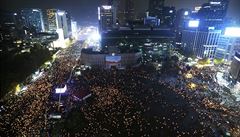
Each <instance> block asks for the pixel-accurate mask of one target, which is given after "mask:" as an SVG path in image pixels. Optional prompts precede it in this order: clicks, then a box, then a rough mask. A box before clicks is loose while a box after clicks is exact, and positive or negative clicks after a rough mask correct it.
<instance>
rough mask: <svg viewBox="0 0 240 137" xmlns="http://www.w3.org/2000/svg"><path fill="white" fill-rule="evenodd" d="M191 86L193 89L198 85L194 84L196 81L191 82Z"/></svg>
mask: <svg viewBox="0 0 240 137" xmlns="http://www.w3.org/2000/svg"><path fill="white" fill-rule="evenodd" d="M189 87H190V88H191V89H195V88H196V87H197V85H196V84H194V83H191V84H190V85H189Z"/></svg>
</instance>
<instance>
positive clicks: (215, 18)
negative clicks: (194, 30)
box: [197, 0, 229, 28]
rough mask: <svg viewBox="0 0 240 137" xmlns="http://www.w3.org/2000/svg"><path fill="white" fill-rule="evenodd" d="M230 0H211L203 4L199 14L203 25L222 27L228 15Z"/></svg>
mask: <svg viewBox="0 0 240 137" xmlns="http://www.w3.org/2000/svg"><path fill="white" fill-rule="evenodd" d="M228 4H229V0H209V2H208V3H205V4H203V5H202V8H201V9H200V10H199V11H198V13H197V16H198V18H200V20H201V27H215V28H221V27H222V25H223V20H224V18H225V16H226V13H227V9H228Z"/></svg>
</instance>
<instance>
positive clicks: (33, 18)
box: [20, 9, 45, 32]
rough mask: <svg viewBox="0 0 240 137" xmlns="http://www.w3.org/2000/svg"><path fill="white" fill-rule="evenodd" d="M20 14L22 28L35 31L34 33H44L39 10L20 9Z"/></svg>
mask: <svg viewBox="0 0 240 137" xmlns="http://www.w3.org/2000/svg"><path fill="white" fill-rule="evenodd" d="M20 14H21V17H22V21H23V25H24V26H26V27H28V28H33V29H36V32H44V31H45V28H44V22H43V15H42V10H41V9H22V10H21V12H20Z"/></svg>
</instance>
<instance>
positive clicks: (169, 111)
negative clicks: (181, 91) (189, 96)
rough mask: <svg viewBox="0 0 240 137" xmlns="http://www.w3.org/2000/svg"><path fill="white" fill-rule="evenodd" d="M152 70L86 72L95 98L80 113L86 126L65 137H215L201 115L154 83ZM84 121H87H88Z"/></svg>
mask: <svg viewBox="0 0 240 137" xmlns="http://www.w3.org/2000/svg"><path fill="white" fill-rule="evenodd" d="M150 67H151V66H141V67H138V68H133V69H127V70H103V69H98V68H93V69H91V70H86V71H84V72H82V73H83V77H84V78H85V79H86V80H87V81H88V84H89V86H90V90H91V92H92V94H93V96H92V99H91V101H89V102H88V103H87V104H86V105H84V106H82V107H81V108H80V109H79V111H81V112H82V113H83V114H84V119H85V120H86V121H87V122H86V124H85V125H84V126H83V127H81V129H77V130H75V131H74V132H73V131H72V130H71V132H70V131H69V130H68V129H63V130H61V131H62V134H64V135H65V136H67V135H69V136H203V135H211V133H212V131H211V130H210V128H209V126H206V127H204V126H203V125H202V124H201V123H200V121H199V118H198V117H199V114H198V113H197V112H196V111H195V110H194V107H192V106H190V105H189V103H188V102H186V101H185V100H184V99H183V97H182V96H180V95H178V94H176V93H175V92H173V91H171V89H170V87H168V85H165V84H164V83H159V81H158V79H154V78H153V75H154V73H152V72H149V71H148V70H152V69H151V68H150ZM85 120H84V121H85Z"/></svg>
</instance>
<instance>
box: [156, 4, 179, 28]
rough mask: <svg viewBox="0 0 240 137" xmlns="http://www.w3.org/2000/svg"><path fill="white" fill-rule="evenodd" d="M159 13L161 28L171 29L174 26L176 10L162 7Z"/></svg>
mask: <svg viewBox="0 0 240 137" xmlns="http://www.w3.org/2000/svg"><path fill="white" fill-rule="evenodd" d="M162 9H163V10H162V13H160V16H159V18H160V25H161V26H162V27H167V28H173V27H174V26H175V19H176V10H175V7H163V8H162Z"/></svg>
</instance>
